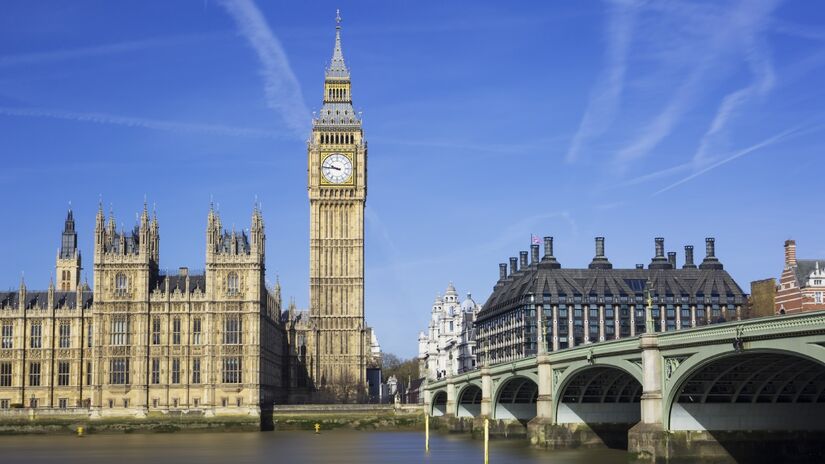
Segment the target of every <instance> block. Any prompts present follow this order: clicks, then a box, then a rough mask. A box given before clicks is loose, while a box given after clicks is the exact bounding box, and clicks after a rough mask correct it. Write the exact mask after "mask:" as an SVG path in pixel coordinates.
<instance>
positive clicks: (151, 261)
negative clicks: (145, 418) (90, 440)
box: [0, 205, 284, 416]
mask: <svg viewBox="0 0 825 464" xmlns="http://www.w3.org/2000/svg"><path fill="white" fill-rule="evenodd" d="M94 242H95V244H94V269H93V271H94V289H93V290H92V289H90V288H89V287H88V285H79V282H78V279H77V276H78V275H79V274H80V259H79V257H80V252H79V251H78V250H77V236H76V232H75V231H74V220H73V217H72V213H71V211H70V212H69V216H68V218H67V220H66V226H65V228H64V233H63V241H62V243H61V249H60V251H59V252H58V259H57V266H56V271H57V276H58V282H59V283H60V287H61V288H60V289H56V288H55V287H54V285H53V284H52V285H50V287H49V289H48V290H47V291H44V292H32V291H28V289H27V288H26V286H25V284H24V283H21V285H20V288H19V290H18V291H17V292H10V293H7V294H5V295H3V296H2V297H1V298H0V331H1V332H0V407H10V406H14V405H21V406H24V407H52V408H72V407H84V408H89V409H90V410H91V412H92V413H93V414H95V415H101V416H106V415H135V416H142V415H145V414H146V413H148V412H152V411H161V412H168V411H175V410H180V411H187V412H191V411H199V412H202V413H203V414H205V415H213V414H239V413H241V414H259V413H260V410H261V407H262V406H263V407H267V405H271V404H272V402H273V401H274V400H277V399H278V398H279V397H282V396H283V395H284V392H283V390H282V388H281V386H282V384H283V381H282V378H281V375H282V366H281V365H282V362H281V354H282V352H283V344H284V332H283V328H282V326H281V324H280V318H279V315H280V295H279V292H278V291H277V289H276V291H275V292H270V291H269V290H268V289H267V288H266V286H265V284H264V272H265V267H264V242H265V234H264V224H263V219H262V218H261V214H260V211H259V210H258V209H257V208H255V211H254V212H253V214H252V224H251V228H250V233H249V235H247V234H245V233H243V232H240V233H237V232H234V231H232V232H228V231H224V230H222V229H221V222H220V218H219V216H218V214H217V213H216V212H215V211H213V210H211V209H210V212H209V216H208V220H207V231H206V244H207V245H206V269H205V272H203V273H199V274H190V273H189V271H188V270H187V269H185V268H181V269H180V270H179V272H178V273H177V274H176V275H167V274H164V273H162V272H160V270H159V269H158V263H159V245H160V235H159V226H158V220H157V217H156V216H155V217H153V218H151V219H150V218H149V214H148V212H147V210H146V207H145V205H144V210H143V214H142V215H141V217H140V220H139V223H138V225H136V226H135V227H134V229H132V230H131V231H130V232H124V231H122V230H121V231H118V228H117V224H116V221H115V218H114V215H111V216H110V217H109V218H108V222H106V220H105V218H104V214H103V210H102V209H100V210H98V213H97V218H96V224H95V240H94ZM66 281H68V282H66ZM64 284H66V287H64ZM66 288H68V290H67V289H66Z"/></svg>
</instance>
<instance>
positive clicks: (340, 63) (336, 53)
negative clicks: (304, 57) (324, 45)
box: [326, 10, 349, 80]
mask: <svg viewBox="0 0 825 464" xmlns="http://www.w3.org/2000/svg"><path fill="white" fill-rule="evenodd" d="M326 77H327V79H333V80H349V69H347V65H346V64H345V63H344V52H343V51H341V12H340V10H336V12H335V49H333V51H332V60H331V61H330V63H329V68H328V69H327V76H326Z"/></svg>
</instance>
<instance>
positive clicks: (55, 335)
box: [0, 18, 378, 417]
mask: <svg viewBox="0 0 825 464" xmlns="http://www.w3.org/2000/svg"><path fill="white" fill-rule="evenodd" d="M307 153H308V165H307V166H308V168H307V169H308V193H309V206H310V266H309V268H310V276H309V283H310V289H309V290H310V305H309V309H308V310H306V311H298V310H296V309H295V307H294V305H290V307H289V308H288V309H284V308H283V307H282V301H281V289H280V285H279V284H276V286H275V287H273V288H268V287H267V286H266V284H265V272H266V255H265V243H266V233H265V227H264V220H263V217H262V213H261V211H260V208H258V207H257V206H255V207H254V208H253V211H252V214H251V218H250V226H249V229H248V232H246V231H240V232H236V231H234V230H232V231H229V230H226V229H224V228H223V226H222V224H221V218H220V215H219V214H218V212H217V211H215V209H214V208H212V207H211V206H210V208H209V210H208V213H207V214H206V234H205V248H206V250H205V251H206V253H205V256H206V260H205V266H204V270H203V271H202V272H194V271H192V272H190V271H189V270H188V269H187V268H179V269H178V270H177V271H176V272H171V273H170V272H163V271H161V269H160V266H159V263H160V223H159V220H158V217H157V215H156V214H155V213H154V212H153V213H152V214H150V213H149V211H148V208H147V207H146V205H145V204H144V205H143V210H142V213H141V214H140V216H139V219H138V223H137V225H135V226H134V228H132V229H131V230H129V229H126V230H124V229H123V228H122V227H121V226H120V225H119V224H118V222H117V221H116V219H115V215H114V213H111V212H110V213H109V214H108V217H107V215H106V214H104V211H103V207H102V205H100V206H99V207H98V211H97V216H96V221H95V225H94V250H93V253H92V264H91V269H92V274H93V280H92V282H91V283H88V282H81V278H80V276H81V269H87V270H88V269H89V265H88V264H85V263H84V260H83V259H81V250H80V249H79V248H78V240H77V237H78V229H77V227H76V223H75V220H74V217H73V212H72V210H71V209H69V211H68V213H67V216H66V218H65V222H64V225H63V233H62V236H61V239H60V247H59V250H58V253H57V257H56V263H55V269H54V271H55V276H56V278H55V279H54V281H52V283H50V285H49V287H48V289H46V290H39V291H35V290H30V289H29V288H27V286H26V284H25V282H24V281H23V280H21V282H20V285H19V288H18V289H17V291H9V292H6V293H4V294H0V408H9V407H26V408H55V409H61V408H87V409H88V410H89V413H90V414H91V415H92V416H100V417H102V416H114V415H134V416H138V417H140V416H145V415H147V414H149V413H152V412H170V411H182V412H191V411H199V412H201V413H203V414H204V415H220V414H239V413H240V414H260V413H261V411H262V410H266V409H268V408H271V406H272V404H273V403H284V402H298V401H300V402H308V401H323V402H354V401H361V400H363V399H364V394H365V388H366V379H365V372H366V369H367V368H368V367H370V366H371V365H372V364H375V363H377V361H378V360H377V358H376V356H375V351H374V350H375V348H374V346H373V345H374V343H373V340H374V336H373V334H372V330H371V329H370V328H369V327H367V326H366V324H365V318H364V214H363V213H364V204H365V201H366V191H367V188H366V187H367V186H366V180H367V143H366V141H365V139H364V133H363V131H362V128H361V121H360V118H359V116H358V115H357V114H356V113H355V112H354V111H353V107H352V100H351V88H350V73H349V70H348V68H347V66H346V64H345V62H344V57H343V52H342V49H341V26H340V18H337V25H336V33H335V47H334V51H333V56H332V60H331V62H330V65H329V67H328V68H327V69H326V73H325V80H324V99H323V107H322V109H321V112H320V113H319V115H318V117H317V118H316V119H314V120H313V127H312V132H311V134H310V137H309V140H308V150H307ZM55 229H57V228H55ZM55 235H57V234H55ZM84 258H85V256H84Z"/></svg>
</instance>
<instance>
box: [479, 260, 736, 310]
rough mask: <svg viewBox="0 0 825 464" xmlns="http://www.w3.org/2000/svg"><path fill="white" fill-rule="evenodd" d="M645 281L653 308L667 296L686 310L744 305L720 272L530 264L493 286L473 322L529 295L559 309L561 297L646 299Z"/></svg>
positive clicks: (568, 300)
mask: <svg viewBox="0 0 825 464" xmlns="http://www.w3.org/2000/svg"><path fill="white" fill-rule="evenodd" d="M648 281H651V283H652V285H653V291H654V295H653V297H654V301H655V302H657V303H658V302H661V303H664V302H665V298H666V297H671V296H672V297H674V299H675V298H682V299H683V301H684V299H685V298H686V299H687V303H690V304H693V303H704V302H705V300H706V299H707V298H711V297H718V298H719V303H720V304H725V303H730V304H744V303H745V293H744V292H743V291H742V289H741V288H740V287H739V285H738V284H737V283H736V282H735V281H734V280H733V278H731V276H730V275H729V274H728V273H727V272H726V271H724V270H723V269H563V268H562V269H559V268H547V267H543V266H542V265H538V266H536V265H535V264H534V265H531V266H529V267H527V268H526V269H524V270H522V271H518V272H516V273H515V274H514V275H511V276H508V277H507V278H506V279H504V281H500V282H499V283H497V284H496V286H495V288H494V290H493V294H492V295H491V296H490V298H489V299H488V300H487V302H486V303H484V306H483V307H482V309H481V311H480V312H479V314H478V318H477V321H482V320H484V319H486V318H488V317H490V316H494V315H497V314H500V313H502V312H505V311H508V310H510V309H513V308H515V307H516V306H518V305H521V304H522V303H523V299H524V298H525V297H527V296H528V295H530V294H535V295H549V302H550V304H558V303H559V302H560V297H565V298H566V300H565V301H564V302H565V303H567V304H570V303H573V298H574V297H576V296H580V297H582V301H581V302H582V303H589V302H591V301H592V302H594V303H597V302H598V303H604V302H605V299H606V298H613V297H616V298H621V297H623V296H625V297H628V298H633V299H635V297H644V292H645V288H646V286H647V283H648ZM660 298H661V300H660ZM544 302H547V300H546V299H545V300H544Z"/></svg>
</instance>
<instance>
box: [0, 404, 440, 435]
mask: <svg viewBox="0 0 825 464" xmlns="http://www.w3.org/2000/svg"><path fill="white" fill-rule="evenodd" d="M316 424H318V425H319V426H320V428H321V429H322V430H333V429H350V430H382V431H391V430H405V431H412V430H418V429H423V424H424V412H423V410H422V409H421V408H420V407H418V406H400V407H394V406H393V405H289V406H286V405H284V406H276V407H275V408H274V410H273V411H271V412H265V413H264V414H263V415H262V417H258V416H253V415H206V414H205V413H203V412H200V411H190V412H186V413H183V412H177V411H171V412H165V413H161V412H150V413H149V414H147V415H146V417H133V416H112V417H96V416H95V414H94V413H93V412H92V411H89V410H88V409H83V408H75V409H46V408H40V409H28V408H21V409H8V410H2V411H0V435H23V434H75V433H77V430H78V428H82V429H83V430H84V433H86V434H89V433H140V432H145V433H170V432H208V431H215V432H235V431H237V432H251V431H258V430H273V429H274V430H314V428H315V425H316Z"/></svg>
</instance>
